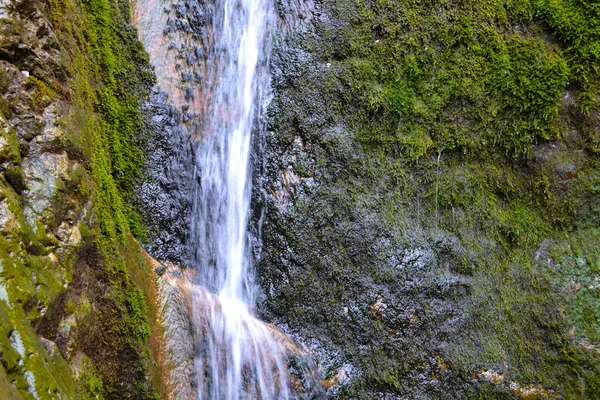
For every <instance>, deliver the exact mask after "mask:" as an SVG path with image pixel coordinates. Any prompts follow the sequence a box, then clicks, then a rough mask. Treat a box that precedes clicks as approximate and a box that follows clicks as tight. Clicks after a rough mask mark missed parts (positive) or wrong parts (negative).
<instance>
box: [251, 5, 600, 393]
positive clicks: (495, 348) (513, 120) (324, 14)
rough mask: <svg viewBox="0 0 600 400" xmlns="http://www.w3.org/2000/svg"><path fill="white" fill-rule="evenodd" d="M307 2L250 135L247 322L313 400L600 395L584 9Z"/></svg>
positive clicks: (594, 47)
mask: <svg viewBox="0 0 600 400" xmlns="http://www.w3.org/2000/svg"><path fill="white" fill-rule="evenodd" d="M290 3H291V2H290ZM315 3H316V4H315V5H314V8H313V9H312V10H310V11H309V12H307V11H306V9H305V10H302V12H301V13H300V14H298V15H297V16H296V20H297V21H298V22H299V23H298V24H297V25H296V27H295V28H294V29H292V30H291V31H290V32H289V33H285V34H280V35H279V36H278V39H277V42H276V49H275V54H274V59H273V62H272V67H273V71H274V76H273V85H274V91H275V98H274V100H273V102H272V105H271V108H270V119H269V120H270V131H271V133H270V135H269V136H268V137H267V139H266V143H265V144H264V146H261V145H258V144H257V149H260V148H264V150H263V153H262V155H263V159H264V160H265V161H264V164H262V168H261V172H258V173H257V179H256V185H257V190H256V191H255V215H256V220H258V219H259V217H260V213H261V212H263V211H266V217H265V219H264V221H265V222H264V223H263V225H262V255H261V259H260V263H259V269H260V275H261V278H260V279H261V284H262V287H263V289H264V301H263V302H262V305H261V309H262V310H263V312H264V313H265V315H267V316H268V317H269V318H272V319H274V320H275V321H278V322H279V323H281V324H284V325H285V326H288V327H289V331H290V332H292V333H294V334H296V335H297V337H298V338H300V340H302V341H304V342H305V343H306V344H308V345H310V346H311V347H312V348H313V349H315V350H316V351H317V354H319V355H320V357H321V360H322V362H323V364H324V366H325V368H326V373H327V374H328V376H329V377H330V378H331V379H332V380H333V381H337V382H338V383H341V388H340V387H337V388H336V387H333V388H332V389H330V391H329V394H330V395H331V396H339V397H341V398H448V399H456V398H485V399H487V398H513V397H522V398H560V397H564V398H568V399H583V398H589V399H593V398H600V397H599V396H600V358H599V356H600V348H599V347H598V343H599V339H600V336H599V335H600V292H599V286H598V279H600V277H599V275H598V274H599V273H600V271H599V270H598V268H599V265H600V264H599V263H600V258H599V253H598V245H599V242H598V239H599V234H600V231H599V222H600V220H599V217H600V215H599V213H598V212H599V208H598V204H599V203H598V201H599V193H600V192H599V184H600V169H599V168H600V159H599V158H598V150H599V148H598V143H599V142H598V138H599V137H600V136H599V135H600V75H599V74H600V8H599V7H598V3H597V2H594V1H587V0H531V1H529V0H518V1H504V0H501V1H495V0H485V1H478V2H465V1H453V0H449V1H396V0H323V1H317V2H315ZM294 4H296V2H294ZM308 4H312V2H307V3H305V6H306V5H308ZM281 8H283V7H281ZM292 19H293V18H292ZM256 165H257V166H261V162H260V161H258V160H257V162H256ZM261 174H265V176H266V183H264V182H263V181H261V180H260V179H259V176H260V175H261ZM263 190H264V191H263ZM538 385H539V386H538ZM527 396H529V397H527Z"/></svg>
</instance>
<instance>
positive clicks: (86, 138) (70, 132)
mask: <svg viewBox="0 0 600 400" xmlns="http://www.w3.org/2000/svg"><path fill="white" fill-rule="evenodd" d="M5 3H6V4H3V5H2V7H3V14H2V17H1V18H2V24H3V25H2V32H1V33H0V38H1V40H0V60H2V61H0V62H2V68H1V69H0V80H1V81H2V87H0V92H1V94H2V95H1V96H0V98H1V99H2V100H1V101H0V106H1V107H0V109H1V115H0V117H1V121H2V126H3V127H4V130H3V133H2V137H3V140H4V141H6V142H7V143H8V145H7V146H4V147H3V149H4V148H6V149H7V154H6V156H5V157H4V156H3V162H4V164H3V165H2V173H3V175H2V178H1V179H0V186H1V187H2V193H3V196H2V197H3V198H7V202H8V203H7V204H8V210H9V212H10V215H9V217H8V219H7V218H3V229H2V235H1V236H0V260H1V265H2V266H3V267H2V268H0V291H3V292H4V295H2V297H0V312H1V313H2V314H3V315H2V324H1V327H2V331H3V334H2V339H0V345H1V349H0V350H1V351H0V360H1V362H2V364H1V367H0V371H1V373H0V394H2V395H5V394H6V395H7V396H10V398H13V397H14V398H21V397H22V398H31V397H35V398H38V399H39V398H55V397H56V396H59V395H60V396H63V397H64V398H73V397H77V398H119V399H120V398H130V397H134V398H154V397H155V395H154V388H153V387H152V385H153V383H152V382H151V381H148V367H149V366H150V365H151V363H150V358H151V354H150V353H149V352H148V350H147V345H148V339H149V336H150V325H149V320H148V310H147V305H146V303H147V299H148V297H149V293H148V290H147V288H146V287H145V286H144V285H147V282H146V280H145V278H144V276H145V275H147V273H148V271H145V272H143V273H142V272H140V271H142V270H143V268H144V264H143V263H142V261H141V256H140V254H141V253H140V252H139V249H138V248H137V247H136V246H137V245H136V243H135V241H133V240H131V238H130V235H129V232H133V233H134V234H136V235H138V236H139V235H143V229H142V226H141V223H140V218H139V217H138V216H137V214H136V213H135V211H133V209H132V207H131V206H130V201H129V196H130V195H131V193H132V191H133V187H134V185H135V182H136V178H137V177H138V176H139V173H140V169H141V167H142V164H143V155H142V152H141V150H140V140H143V138H141V137H140V131H141V127H142V117H141V114H140V111H139V109H140V104H141V101H143V100H144V98H145V97H146V96H147V94H148V92H149V90H150V88H151V86H152V85H153V83H154V82H153V79H154V78H153V73H152V71H151V69H150V67H149V64H148V60H147V56H146V54H145V52H144V50H143V48H142V45H141V44H140V43H139V42H138V41H137V35H136V32H135V30H134V28H133V27H132V26H131V25H130V24H129V19H130V10H129V3H128V1H110V0H81V1H79V0H48V1H42V0H39V1H38V0H36V1H30V0H27V1H20V0H14V1H10V2H5ZM21 71H23V72H21ZM5 214H6V212H5ZM7 220H8V222H6V221H7ZM140 287H141V288H142V289H144V290H140ZM15 389H16V390H15Z"/></svg>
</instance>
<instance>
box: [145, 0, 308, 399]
mask: <svg viewBox="0 0 600 400" xmlns="http://www.w3.org/2000/svg"><path fill="white" fill-rule="evenodd" d="M274 2H275V0H214V1H199V0H137V2H136V3H135V23H136V24H137V26H138V27H139V29H140V39H141V40H142V42H143V43H144V45H145V46H146V49H147V50H148V53H149V55H150V59H151V62H152V64H153V65H154V66H155V70H156V74H157V77H158V84H159V87H160V88H161V89H162V90H164V91H166V92H167V93H168V94H169V100H170V102H171V103H172V104H173V105H174V106H176V107H178V108H179V109H181V112H182V114H181V115H182V121H183V122H184V124H185V125H186V126H187V130H188V131H189V132H190V137H191V138H192V139H193V142H194V153H195V163H194V162H190V166H193V168H195V170H194V178H195V179H194V182H196V184H195V188H196V190H195V192H194V193H193V196H192V203H193V209H192V213H191V224H190V227H191V229H190V239H189V245H190V249H191V250H190V255H189V257H187V264H189V266H192V267H194V270H195V274H193V278H192V281H191V282H190V285H188V286H189V287H188V288H187V290H188V292H189V294H190V296H191V297H192V314H193V317H192V319H193V328H194V331H195V339H196V354H195V359H194V363H195V367H196V371H197V373H196V379H195V386H196V388H197V392H198V398H199V399H215V400H221V399H287V398H289V397H290V394H289V389H288V385H287V382H286V362H285V361H284V360H285V358H286V356H285V354H286V351H287V350H289V344H290V343H291V342H290V341H289V339H287V338H285V337H283V340H282V334H281V332H277V331H276V330H275V329H274V328H272V327H270V326H269V325H267V324H265V323H264V322H262V321H260V320H258V319H257V318H256V317H255V316H254V315H253V312H252V310H253V305H254V304H255V298H256V285H255V283H254V280H253V277H254V271H253V265H252V258H251V254H250V250H249V242H250V237H249V233H248V229H247V228H248V226H247V225H248V219H249V217H250V215H249V211H250V192H251V180H250V176H251V171H250V164H251V163H250V151H251V147H252V146H251V143H252V135H253V134H261V123H260V121H261V115H262V112H263V111H264V108H265V107H266V103H267V95H268V93H269V83H270V82H269V78H270V77H269V69H268V61H269V51H270V42H269V36H270V32H271V30H272V29H273V28H274V26H275V23H276V18H275V10H274V7H275V6H274ZM283 336H284V335H283ZM275 337H279V339H278V340H275V339H274V338H275ZM286 341H287V346H288V349H287V350H286V348H285V347H286V344H285V343H284V342H286ZM292 347H293V346H292ZM296 353H298V352H297V351H296ZM298 354H299V353H298Z"/></svg>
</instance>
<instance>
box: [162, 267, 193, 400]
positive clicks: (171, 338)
mask: <svg viewBox="0 0 600 400" xmlns="http://www.w3.org/2000/svg"><path fill="white" fill-rule="evenodd" d="M176 268H177V267H176V266H171V269H176ZM180 285H181V282H178V281H177V280H176V279H173V278H172V277H171V276H170V274H162V275H161V276H160V277H159V278H158V305H159V310H160V315H159V321H160V324H161V326H162V327H163V330H164V335H163V354H164V357H165V367H166V368H167V370H168V372H167V382H166V384H167V387H168V392H169V398H172V399H182V400H187V399H189V400H192V399H195V398H196V397H197V394H196V389H195V388H194V387H193V386H192V382H193V381H194V379H195V373H196V370H195V367H194V340H193V335H192V331H191V321H190V315H189V309H188V305H187V303H186V298H185V295H184V292H183V291H182V289H181V287H180Z"/></svg>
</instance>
